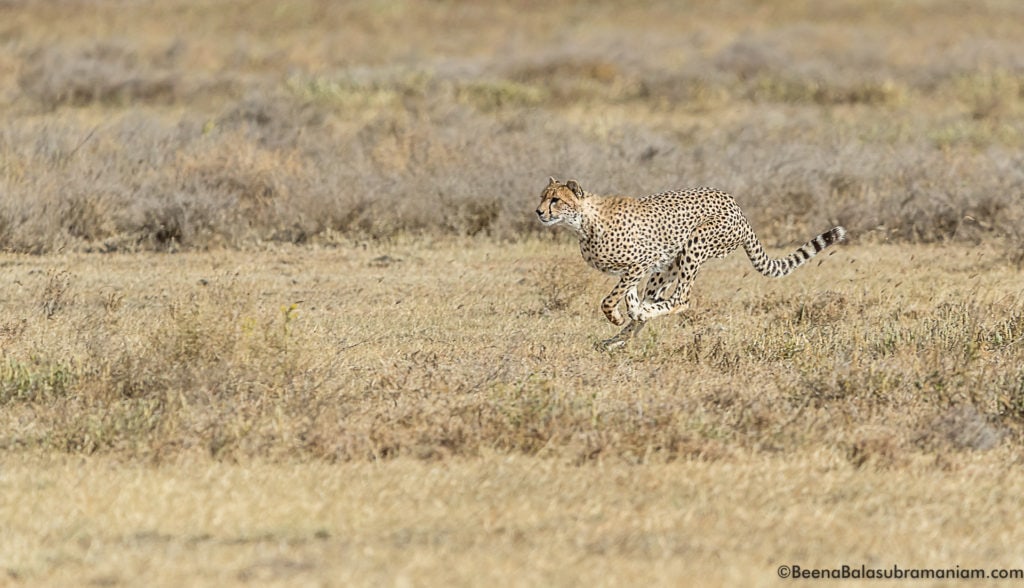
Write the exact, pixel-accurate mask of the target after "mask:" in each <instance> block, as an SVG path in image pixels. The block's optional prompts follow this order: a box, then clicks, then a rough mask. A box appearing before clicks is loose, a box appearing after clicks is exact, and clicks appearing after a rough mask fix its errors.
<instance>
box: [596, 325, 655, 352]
mask: <svg viewBox="0 0 1024 588" xmlns="http://www.w3.org/2000/svg"><path fill="white" fill-rule="evenodd" d="M646 324H647V322H646V321H629V323H628V324H627V325H626V326H625V327H624V328H623V329H622V330H621V331H619V334H617V335H615V336H614V337H612V338H611V339H605V340H603V341H601V342H599V343H598V344H597V348H598V349H600V350H601V351H611V350H612V349H618V348H619V347H622V346H624V345H625V344H626V343H629V340H630V339H632V338H633V337H636V335H637V333H639V332H640V330H641V329H643V328H644V325H646Z"/></svg>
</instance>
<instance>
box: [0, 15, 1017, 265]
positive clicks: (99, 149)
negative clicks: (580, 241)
mask: <svg viewBox="0 0 1024 588" xmlns="http://www.w3.org/2000/svg"><path fill="white" fill-rule="evenodd" d="M939 4H940V5H941V9H939V8H936V7H932V9H929V10H920V11H917V10H912V9H904V8H900V7H898V6H895V5H892V6H889V5H886V6H881V7H880V8H879V9H880V10H882V13H881V16H882V17H883V18H878V16H879V15H876V14H872V13H871V12H870V11H864V10H860V9H856V8H854V7H853V6H852V5H846V4H843V5H842V6H841V7H840V8H836V9H824V8H811V7H804V8H803V9H801V8H798V7H796V6H788V7H786V8H784V9H780V10H779V11H778V12H777V13H775V14H774V15H773V16H772V18H770V19H767V20H760V21H758V20H756V19H755V20H753V21H749V22H748V20H749V18H752V17H748V16H744V15H743V14H744V13H742V11H740V12H735V11H733V10H730V9H728V8H713V7H705V11H704V12H703V13H701V12H698V13H697V14H690V12H692V11H687V17H686V18H685V19H684V20H680V19H681V18H682V15H681V14H677V13H676V11H673V10H668V7H647V8H646V9H638V10H637V11H635V12H634V11H633V10H632V9H630V10H626V13H625V14H622V15H613V14H612V13H611V12H609V11H608V10H605V9H594V10H592V11H589V12H588V13H587V14H585V15H575V17H576V18H581V19H582V20H580V21H579V22H578V24H577V25H576V26H577V29H576V31H575V33H576V34H573V35H565V34H562V33H563V30H562V29H559V28H558V27H557V26H556V25H557V23H556V22H552V21H550V19H545V18H541V15H540V14H538V13H535V12H534V11H533V10H532V9H528V10H524V11H521V12H519V13H515V12H508V11H505V12H502V13H501V17H502V18H505V19H508V23H512V24H519V25H522V26H524V27H525V28H524V29H522V31H521V32H520V33H518V34H519V35H520V37H518V40H515V41H509V43H510V45H509V46H508V50H507V51H501V52H500V53H499V54H494V53H493V51H492V53H491V54H487V53H486V52H482V51H481V48H482V47H486V46H487V42H485V40H486V38H487V37H486V33H487V31H489V30H490V31H493V30H494V29H493V27H494V26H499V28H500V23H497V22H492V21H493V15H490V16H488V15H487V14H484V13H482V12H480V11H478V10H475V9H471V8H469V7H467V6H463V7H461V8H459V9H457V10H458V11H459V12H458V14H459V17H460V18H461V19H463V20H461V21H458V22H462V23H464V25H465V26H466V27H467V28H466V29H465V30H462V29H459V28H458V27H459V26H460V25H458V24H453V23H452V22H449V20H448V19H449V18H450V17H451V16H452V14H451V13H449V9H454V8H452V7H449V8H445V7H435V8H433V9H431V8H429V7H415V8H413V7H407V10H409V11H411V12H410V14H409V16H410V17H411V18H413V19H420V21H421V23H428V22H433V23H435V24H440V23H444V24H445V25H447V26H446V29H447V31H448V33H447V39H448V42H447V43H446V44H441V45H437V44H436V42H437V39H434V38H431V37H429V36H423V35H421V34H420V32H421V31H419V30H418V29H416V28H415V27H412V26H411V23H410V22H408V21H406V20H404V19H403V18H402V16H403V15H402V14H401V11H399V13H388V12H386V13H379V12H374V11H373V10H371V9H370V7H368V6H363V5H360V4H356V5H352V6H347V7H326V6H322V7H319V8H316V7H314V6H313V5H312V4H310V5H303V6H302V7H295V8H294V9H293V10H292V11H285V12H282V13H280V14H279V20H278V21H276V23H275V26H276V27H278V28H279V31H278V34H276V35H268V36H261V37H257V36H252V35H249V34H241V33H240V35H239V36H238V37H237V38H235V40H234V41H231V40H230V37H225V38H224V39H222V40H219V41H218V42H215V43H196V42H193V39H192V38H191V37H190V35H189V33H188V32H187V29H181V30H179V32H178V33H177V35H178V36H172V37H168V36H167V35H166V34H164V35H159V36H156V37H153V38H142V37H136V36H134V35H133V30H132V29H130V28H124V30H120V31H119V32H118V34H117V35H114V34H111V35H109V36H107V37H104V38H99V39H96V38H92V39H88V40H87V39H85V38H83V37H80V36H77V34H75V33H73V32H69V33H68V35H67V36H66V40H64V41H62V42H57V43H53V42H51V38H50V37H41V36H35V35H34V34H33V32H32V31H34V29H32V28H31V26H30V25H31V23H33V22H36V21H34V20H33V18H39V19H42V18H44V17H45V14H46V13H47V11H46V10H45V9H44V7H39V6H37V7H35V8H34V9H26V10H25V11H23V12H19V11H17V10H15V11H13V12H12V13H11V16H12V20H11V22H12V23H20V26H21V27H22V28H21V29H20V30H22V31H25V32H23V33H22V34H20V35H19V36H17V37H16V39H17V41H16V44H15V47H16V49H17V51H15V52H14V53H13V54H12V57H11V58H10V62H11V64H12V65H11V66H10V69H9V71H12V72H17V75H16V76H13V77H12V76H11V75H8V76H6V77H0V81H2V82H6V87H7V92H6V93H5V94H4V97H5V104H6V106H5V108H6V109H7V110H8V111H9V112H10V113H11V116H7V117H4V119H3V121H4V122H3V125H2V128H0V154H2V155H0V172H2V173H0V190H2V191H3V193H4V196H5V197H4V198H2V199H0V227H2V230H0V247H2V248H4V249H7V250H12V251H28V252H47V251H55V250H59V249H68V248H78V249H98V250H133V249H140V248H142V249H157V250H166V249H180V248H199V249H203V248H209V247H218V246H230V247H243V246H250V245H254V244H258V243H260V242H265V241H285V242H295V243H299V242H309V241H310V240H316V239H328V240H329V239H333V238H335V237H336V236H337V235H339V234H340V235H346V236H349V237H357V238H363V237H371V238H393V237H395V236H399V235H403V234H424V235H482V236H483V235H489V236H491V237H498V238H501V239H517V238H521V237H523V236H524V235H531V234H537V233H538V232H539V231H540V227H538V226H537V225H536V224H535V223H533V222H531V220H532V219H531V217H530V209H531V208H532V205H533V202H532V200H533V199H534V195H535V192H536V191H537V190H538V185H539V184H538V182H542V181H543V179H544V178H546V177H547V176H548V175H555V176H558V177H575V178H577V179H579V180H580V181H581V182H583V184H584V185H585V186H587V187H589V188H590V189H592V190H594V191H597V192H621V193H631V194H643V193H650V192H654V191H659V190H663V189H667V188H679V187H687V186H693V185H699V184H710V185H714V186H716V187H719V188H722V189H725V190H728V191H730V192H732V193H734V194H735V195H736V196H737V198H738V199H739V200H740V201H741V203H742V204H743V206H744V209H745V210H746V211H747V212H748V213H749V214H750V216H751V217H752V220H754V224H755V226H756V227H757V229H758V230H759V231H760V232H761V233H762V234H763V235H764V236H765V237H766V238H768V239H770V240H778V241H780V242H782V241H785V242H789V241H790V240H792V239H794V238H800V237H794V235H800V236H801V237H802V235H803V234H804V233H808V232H813V231H816V230H820V228H821V227H823V226H826V225H827V224H828V223H832V222H842V223H844V224H845V225H846V226H847V227H848V228H849V229H850V230H851V233H852V234H854V235H855V236H857V237H858V238H864V237H868V238H879V239H895V240H900V241H918V242H931V241H945V240H950V239H953V240H967V241H970V242H976V241H977V240H979V239H984V238H989V237H1002V238H1008V239H1009V241H1008V242H1009V243H1010V244H1011V245H1012V246H1014V250H1016V249H1017V248H1018V247H1016V246H1017V245H1019V243H1020V239H1019V237H1018V236H1017V235H1018V231H1017V230H1016V227H1017V226H1018V224H1019V223H1018V222H1016V220H1015V219H1018V218H1019V217H1020V216H1021V215H1022V212H1021V203H1020V202H1021V201H1020V199H1019V198H1017V197H1016V196H1017V195H1019V194H1020V193H1021V191H1022V189H1024V179H1022V175H1021V174H1022V172H1021V169H1024V165H1022V161H1021V158H1020V155H1019V152H1020V146H1021V145H1024V122H1022V121H1024V119H1022V116H1024V109H1022V108H1021V106H1020V102H1021V98H1020V97H1021V88H1022V87H1024V83H1022V80H1024V65H1022V63H1021V61H1020V58H1019V55H1020V54H1021V52H1020V51H1015V49H1016V48H1019V42H1018V41H1017V40H1018V39H1019V38H1020V37H1021V36H1020V35H1019V34H1016V32H1019V31H1016V28H1015V25H1013V24H1012V23H1014V22H1016V21H1015V20H1014V19H1013V17H1014V16H1016V15H1017V12H1016V9H1014V8H1013V7H1012V6H1009V5H1004V4H999V3H996V4H993V5H992V6H991V7H989V9H988V10H987V11H986V12H979V13H976V14H971V15H960V14H958V13H956V11H955V10H953V8H952V7H951V6H947V5H946V4H944V3H939ZM563 8H565V9H566V10H568V7H563ZM34 10H38V11H40V12H39V13H38V14H35V13H34V12H33V11H34ZM111 10H113V8H112V7H111V6H106V5H100V6H99V7H98V8H97V11H98V12H97V13H96V14H91V13H89V14H86V13H81V14H79V13H77V12H76V15H77V16H78V17H80V18H81V19H84V21H89V19H92V18H96V16H97V15H101V14H104V13H106V12H109V11H111ZM623 10H625V9H623ZM132 14H134V13H133V12H132V9H127V10H126V12H124V13H123V14H120V15H118V16H119V17H120V18H123V19H127V18H129V17H131V15H132ZM203 14H204V15H205V16H203V17H202V19H204V20H203V21H202V23H208V22H213V23H216V24H217V25H219V26H221V27H224V29H225V30H228V31H241V30H245V29H246V26H243V25H244V24H245V23H243V22H242V21H239V20H238V19H236V18H234V16H232V15H229V14H227V13H222V12H218V11H217V10H213V11H208V12H204V13H203ZM313 14H315V15H316V17H315V20H317V21H318V22H320V23H322V26H325V27H326V26H340V23H344V25H345V27H346V30H348V31H349V34H348V35H346V36H341V37H338V38H335V37H331V38H330V42H329V43H327V44H326V45H325V46H324V47H322V48H317V47H308V46H302V45H298V44H293V43H292V42H291V41H290V40H292V39H294V38H298V37H293V36H292V35H298V33H299V32H301V31H304V30H305V29H304V28H303V27H308V26H309V22H310V21H309V20H308V19H310V18H312V17H311V15H313ZM178 16H180V15H178ZM196 16H198V14H196ZM158 17H159V15H157V14H156V13H154V14H150V15H147V16H146V17H145V19H143V20H142V21H141V22H142V23H143V26H140V27H139V28H138V30H139V31H142V30H145V26H146V23H149V22H151V19H154V18H158ZM911 21H912V22H914V23H915V26H919V27H923V28H922V29H921V30H928V31H929V34H927V35H918V36H906V35H903V34H899V35H893V34H891V33H892V32H893V31H894V30H902V29H901V28H900V27H901V26H902V24H903V23H906V22H911ZM331 23H333V24H331ZM744 23H748V24H750V25H751V28H749V29H743V28H742V27H743V26H744ZM924 23H927V24H924ZM992 23H997V24H998V27H996V28H995V29H992V28H991V27H989V28H986V27H988V25H989V24H992ZM256 24H258V23H256ZM62 26H63V25H62ZM247 26H248V28H251V27H252V26H254V25H253V23H249V24H248V25H247ZM471 26H472V27H473V28H470V27H471ZM290 27H291V28H290ZM382 27H383V28H382ZM453 27H454V28H453ZM257 28H258V27H257ZM197 30H203V29H202V27H197ZM990 30H995V31H996V32H995V33H986V36H985V37H984V38H983V37H982V36H981V35H980V33H978V31H990ZM382 31H391V32H393V33H394V35H395V36H394V39H392V38H390V37H386V36H381V32H382ZM953 31H955V32H957V35H956V36H955V37H954V38H953V40H952V41H950V40H949V36H948V35H947V33H951V32H953ZM712 32H714V33H715V34H712ZM305 34H306V36H308V34H309V33H308V31H306V33H305ZM365 35H376V40H375V42H374V43H372V45H373V46H374V47H376V48H377V50H376V53H369V52H366V51H365V50H364V49H363V48H362V47H363V46H361V45H360V46H358V47H357V46H356V45H352V46H351V47H349V46H348V45H347V44H346V43H356V41H357V40H358V39H361V38H364V36H365ZM399 38H401V39H402V41H403V42H406V43H415V44H417V46H419V47H421V49H422V51H420V52H419V53H417V54H416V55H417V56H416V57H407V58H403V59H397V58H394V56H395V55H396V53H395V51H397V50H398V46H397V45H393V43H394V40H397V39H399ZM491 43H492V44H493V41H491ZM460 51H463V52H464V53H461V54H460ZM386 55H391V56H392V59H390V60H389V59H382V57H383V56H386ZM0 73H3V72H0ZM183 106H184V107H185V108H183Z"/></svg>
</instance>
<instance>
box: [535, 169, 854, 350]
mask: <svg viewBox="0 0 1024 588" xmlns="http://www.w3.org/2000/svg"><path fill="white" fill-rule="evenodd" d="M540 198H541V202H540V205H539V206H538V207H537V216H538V217H539V218H540V222H542V223H544V224H545V225H548V226H553V225H556V224H559V223H561V224H564V225H566V226H568V227H569V228H571V229H572V230H573V231H575V232H576V234H577V235H578V236H579V240H580V252H581V253H582V254H583V259H584V260H586V262H587V263H588V264H590V265H591V266H593V267H594V268H596V269H598V270H600V271H602V272H605V273H608V274H613V275H617V276H619V282H618V283H617V284H616V285H615V287H614V288H613V289H612V291H611V293H610V294H608V296H606V297H605V298H604V300H603V301H602V302H601V310H602V311H603V312H604V314H605V316H606V317H607V318H608V320H609V321H611V322H612V323H613V324H615V325H619V326H622V325H625V328H623V330H622V332H620V333H619V334H618V335H616V336H615V337H613V338H612V339H609V340H607V341H605V342H604V346H605V347H606V348H611V347H616V346H619V345H622V344H624V343H626V342H627V341H628V340H629V338H631V337H632V336H633V335H635V334H636V333H637V332H639V330H640V329H641V328H642V327H643V325H644V323H645V322H647V321H649V320H650V319H652V318H655V317H658V316H661V315H664V314H669V313H676V312H680V311H682V310H685V309H686V308H687V305H688V301H689V297H690V289H691V287H692V285H693V280H694V278H695V277H696V275H697V271H698V270H699V269H700V266H701V264H703V263H704V262H705V261H707V260H708V259H711V258H716V257H725V256H726V255H728V254H729V253H731V252H732V251H734V250H735V249H736V248H738V247H740V246H742V247H743V249H744V250H745V251H746V252H747V256H748V257H750V262H751V263H752V264H753V266H754V268H755V269H756V270H757V271H759V272H761V273H762V274H764V275H766V276H770V277H775V278H779V277H782V276H785V275H786V274H788V273H790V272H791V271H793V270H794V269H796V268H798V267H800V266H801V265H803V264H804V263H806V262H807V261H808V260H810V259H811V258H813V257H814V256H815V255H817V254H818V253H820V252H821V250H823V249H825V248H826V247H828V246H829V245H832V244H834V243H838V242H839V241H842V240H843V239H844V237H845V236H846V230H845V229H843V227H834V228H832V229H831V230H829V231H826V232H824V233H822V234H820V235H818V236H817V237H815V238H813V239H811V240H810V241H808V242H807V243H805V244H804V245H802V246H801V247H799V248H798V249H797V250H796V251H794V252H793V253H791V254H790V255H788V256H786V257H781V258H772V257H769V256H768V254H767V253H765V251H764V247H762V246H761V242H760V241H759V240H758V239H757V236H756V235H755V234H754V231H753V230H752V229H751V228H750V223H748V222H747V219H746V218H745V217H744V216H743V212H742V211H741V210H740V208H739V206H738V205H737V204H736V201H735V200H733V198H732V196H730V195H728V194H726V193H725V192H721V191H719V190H715V189H712V188H694V189H691V190H678V191H670V192H662V193H660V194H652V195H649V196H643V197H641V198H629V197H624V196H605V197H602V196H596V195H594V194H591V193H589V192H586V191H584V190H583V188H581V187H580V185H579V183H577V182H576V181H574V180H569V181H567V182H565V183H561V182H559V181H558V180H556V179H554V178H550V180H549V182H548V185H547V187H546V188H544V191H543V192H542V193H541V196H540ZM644 278H647V282H646V286H645V288H644V295H643V298H641V297H640V283H641V282H642V281H643V280H644ZM623 298H625V300H626V313H627V315H628V317H629V320H628V321H627V319H626V318H625V317H623V316H622V313H621V312H620V311H619V303H620V302H621V301H622V300H623Z"/></svg>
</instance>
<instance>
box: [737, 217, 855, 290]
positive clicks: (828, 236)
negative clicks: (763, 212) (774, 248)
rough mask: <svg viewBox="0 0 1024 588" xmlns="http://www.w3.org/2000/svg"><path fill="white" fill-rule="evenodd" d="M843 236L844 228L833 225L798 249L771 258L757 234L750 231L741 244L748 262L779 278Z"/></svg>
mask: <svg viewBox="0 0 1024 588" xmlns="http://www.w3.org/2000/svg"><path fill="white" fill-rule="evenodd" d="M845 238H846V229H844V228H843V227H833V228H832V229H830V230H828V231H825V232H824V233H822V234H820V235H818V236H817V237H815V238H813V239H811V240H810V241H808V242H806V243H804V244H803V245H801V246H800V248H799V249H797V250H796V251H794V252H793V253H791V254H789V255H787V256H786V257H779V258H772V257H768V254H767V253H765V252H764V247H762V246H761V242H760V241H758V240H757V236H756V235H754V233H753V232H751V233H750V236H749V237H747V241H746V242H745V243H744V244H743V248H744V249H745V250H746V251H747V256H748V257H750V263H752V264H753V265H754V269H756V270H757V271H759V272H761V273H762V274H764V275H766V276H768V277H771V278H781V277H782V276H785V275H787V274H788V273H789V272H791V271H793V270H795V269H796V268H798V267H800V266H801V265H803V264H805V263H807V261H808V260H809V259H811V258H812V257H814V256H815V255H817V254H819V253H821V250H822V249H824V248H826V247H828V246H829V245H833V244H835V243H838V242H840V241H842V240H843V239H845Z"/></svg>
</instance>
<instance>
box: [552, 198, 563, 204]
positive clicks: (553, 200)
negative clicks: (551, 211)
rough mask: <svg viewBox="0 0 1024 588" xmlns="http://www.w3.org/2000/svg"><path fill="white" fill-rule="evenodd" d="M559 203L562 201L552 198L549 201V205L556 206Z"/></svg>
mask: <svg viewBox="0 0 1024 588" xmlns="http://www.w3.org/2000/svg"><path fill="white" fill-rule="evenodd" d="M561 201H562V199H561V198H552V199H551V204H558V203H559V202H561Z"/></svg>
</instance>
